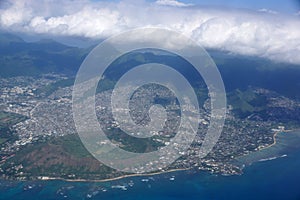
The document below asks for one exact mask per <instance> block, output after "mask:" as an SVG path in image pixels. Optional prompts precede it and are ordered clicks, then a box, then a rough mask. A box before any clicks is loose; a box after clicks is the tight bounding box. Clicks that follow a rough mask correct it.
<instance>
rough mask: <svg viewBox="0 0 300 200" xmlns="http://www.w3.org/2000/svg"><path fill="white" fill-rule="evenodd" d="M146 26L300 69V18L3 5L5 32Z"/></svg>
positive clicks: (134, 6)
mask: <svg viewBox="0 0 300 200" xmlns="http://www.w3.org/2000/svg"><path fill="white" fill-rule="evenodd" d="M1 5H2V6H1ZM166 5H167V6H166ZM145 26H157V27H165V28H169V29H173V30H176V31H179V32H181V33H183V34H185V35H187V36H189V37H192V38H193V39H195V40H196V41H198V42H199V43H200V44H202V45H203V46H204V47H209V48H217V49H222V50H226V51H230V52H233V53H237V54H244V55H253V56H261V57H265V58H269V59H272V60H276V61H283V62H290V63H296V64H300V56H299V55H300V28H299V27H300V20H299V17H297V16H284V15H281V14H278V13H277V14H275V13H273V12H271V13H270V11H268V10H261V11H247V10H237V9H231V10H230V9H225V8H223V9H221V8H213V7H199V6H187V4H184V3H181V2H178V1H175V0H158V1H156V2H154V3H151V2H146V1H138V0H123V1H120V2H90V1H88V0H72V1H71V0H69V1H59V0H49V1H46V0H41V1H34V0H19V1H14V0H11V1H10V2H9V3H6V4H1V3H0V27H1V28H2V29H6V30H11V31H19V32H29V33H42V34H53V35H63V36H82V37H88V38H106V37H108V36H111V35H113V34H116V33H120V32H122V31H125V30H129V29H131V28H138V27H145Z"/></svg>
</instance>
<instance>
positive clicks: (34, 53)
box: [0, 33, 88, 77]
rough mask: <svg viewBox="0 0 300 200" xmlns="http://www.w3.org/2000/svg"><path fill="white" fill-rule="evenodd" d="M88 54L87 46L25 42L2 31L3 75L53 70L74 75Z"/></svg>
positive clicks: (47, 41) (0, 64) (0, 58)
mask: <svg viewBox="0 0 300 200" xmlns="http://www.w3.org/2000/svg"><path fill="white" fill-rule="evenodd" d="M87 53H88V52H87V51H86V50H85V49H80V48H76V47H69V46H66V45H63V44H60V43H58V42H55V41H53V40H41V41H38V42H25V41H24V40H22V39H21V38H19V37H17V36H14V35H12V34H8V33H0V72H1V74H0V76H1V77H12V76H20V75H23V76H24V75H25V76H35V75H39V74H43V73H51V72H54V73H63V74H67V75H74V74H75V73H76V71H77V69H78V68H79V66H80V64H81V62H82V61H83V59H84V58H85V56H86V55H87Z"/></svg>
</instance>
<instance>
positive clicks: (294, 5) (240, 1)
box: [180, 0, 300, 14]
mask: <svg viewBox="0 0 300 200" xmlns="http://www.w3.org/2000/svg"><path fill="white" fill-rule="evenodd" d="M180 2H184V3H192V4H197V5H217V6H227V7H235V8H248V9H254V10H258V9H262V8H265V9H270V10H274V11H277V12H281V13H287V14H294V13H296V12H298V11H299V10H300V1H299V0H180Z"/></svg>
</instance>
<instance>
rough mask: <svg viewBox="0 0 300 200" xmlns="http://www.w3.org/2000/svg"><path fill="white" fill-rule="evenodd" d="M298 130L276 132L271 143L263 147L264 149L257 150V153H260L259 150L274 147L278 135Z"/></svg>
mask: <svg viewBox="0 0 300 200" xmlns="http://www.w3.org/2000/svg"><path fill="white" fill-rule="evenodd" d="M297 130H298V129H295V130H283V131H276V132H275V133H274V134H273V143H272V144H270V145H268V146H265V147H262V148H258V151H261V150H264V149H267V148H270V147H272V146H274V145H276V143H277V140H276V137H277V135H278V134H280V133H289V132H293V131H297Z"/></svg>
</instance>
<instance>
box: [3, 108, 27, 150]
mask: <svg viewBox="0 0 300 200" xmlns="http://www.w3.org/2000/svg"><path fill="white" fill-rule="evenodd" d="M26 119H27V117H25V116H23V115H19V114H16V113H10V112H4V111H0V146H1V145H3V144H5V142H7V141H14V140H16V139H17V136H15V135H13V132H12V131H11V129H10V127H11V126H12V125H14V124H17V123H19V122H21V121H24V120H26Z"/></svg>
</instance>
